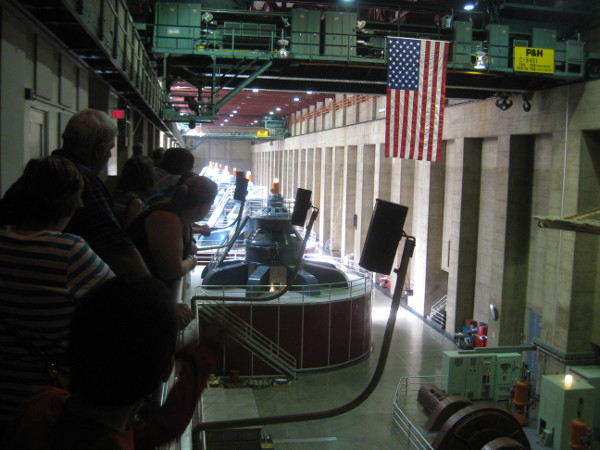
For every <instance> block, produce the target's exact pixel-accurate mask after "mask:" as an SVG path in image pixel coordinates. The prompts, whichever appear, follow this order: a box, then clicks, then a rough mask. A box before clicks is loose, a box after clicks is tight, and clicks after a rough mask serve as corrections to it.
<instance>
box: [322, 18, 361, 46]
mask: <svg viewBox="0 0 600 450" xmlns="http://www.w3.org/2000/svg"><path fill="white" fill-rule="evenodd" d="M356 19H357V14H356V13H355V12H345V11H325V47H324V54H325V55H327V56H346V57H347V56H356Z"/></svg>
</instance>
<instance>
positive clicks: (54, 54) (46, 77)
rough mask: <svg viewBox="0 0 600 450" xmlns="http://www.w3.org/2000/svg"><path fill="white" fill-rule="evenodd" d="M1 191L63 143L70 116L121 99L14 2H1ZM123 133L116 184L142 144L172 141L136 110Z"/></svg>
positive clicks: (113, 170) (113, 166)
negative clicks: (29, 163) (31, 163)
mask: <svg viewBox="0 0 600 450" xmlns="http://www.w3.org/2000/svg"><path fill="white" fill-rule="evenodd" d="M0 31H1V35H2V39H1V41H0V92H1V93H2V94H1V95H0V195H3V194H4V192H5V191H6V189H8V187H9V186H10V185H11V184H12V183H13V182H14V181H15V180H16V179H17V178H18V177H19V176H20V174H21V173H22V171H23V168H24V167H25V164H26V163H27V161H29V160H30V159H31V158H39V157H44V156H47V155H49V154H50V153H51V152H52V151H53V150H55V149H57V148H59V147H60V146H61V144H62V142H61V134H62V130H63V129H64V127H65V125H66V123H67V122H68V120H69V118H70V117H71V116H72V115H73V114H75V113H77V112H78V111H80V110H82V109H85V108H88V107H89V108H95V109H99V110H102V111H106V112H109V111H110V110H111V109H116V108H117V106H118V105H119V98H118V96H117V93H116V92H114V91H113V90H112V89H111V88H110V87H109V86H108V85H107V84H106V83H105V82H104V81H103V80H102V79H100V78H99V77H98V76H97V75H96V74H95V73H94V72H93V71H92V70H90V69H89V68H88V67H87V66H86V65H85V64H83V63H82V62H80V61H79V60H78V59H76V58H74V57H73V56H72V54H71V53H70V51H69V50H68V49H66V48H64V47H63V46H62V45H61V44H60V43H58V42H56V40H55V39H54V38H53V37H52V36H50V35H47V34H46V33H45V32H44V31H43V30H42V29H40V28H38V27H37V26H36V25H35V24H34V23H32V22H30V21H29V20H28V18H27V17H25V16H24V15H23V14H22V13H21V12H20V11H18V10H16V9H15V8H14V7H13V6H11V5H10V4H8V3H5V2H2V3H0ZM116 123H117V126H118V127H119V131H120V135H119V138H118V140H117V147H116V148H115V150H113V158H112V159H111V161H110V162H109V165H108V168H107V171H106V173H105V175H107V176H108V177H107V180H106V181H107V183H108V185H109V186H111V185H112V184H113V183H114V182H115V177H116V176H117V175H118V173H119V169H120V168H121V167H122V166H123V164H124V163H125V161H126V160H127V158H129V157H130V156H131V154H132V151H131V147H132V145H133V144H134V143H135V142H138V141H139V142H142V143H143V144H144V145H145V147H146V151H147V153H148V154H150V151H151V150H152V148H154V147H156V146H159V145H164V144H165V143H166V144H168V145H171V143H172V140H170V139H163V140H162V142H161V135H160V132H159V131H158V130H157V129H156V127H155V126H154V125H153V124H151V123H150V122H149V121H148V120H147V119H146V118H144V117H143V116H142V115H141V114H139V113H138V112H137V111H135V110H134V109H131V108H130V109H128V120H120V121H116Z"/></svg>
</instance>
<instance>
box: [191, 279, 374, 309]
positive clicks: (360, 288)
mask: <svg viewBox="0 0 600 450" xmlns="http://www.w3.org/2000/svg"><path fill="white" fill-rule="evenodd" d="M372 285H373V282H372V281H371V279H370V278H368V277H367V276H366V275H364V274H363V275H362V277H361V278H358V279H354V280H348V281H345V282H340V281H338V282H333V283H321V284H303V285H298V286H297V287H302V288H303V289H302V290H301V291H289V292H287V295H286V296H285V297H284V296H280V297H277V298H275V299H273V300H276V301H277V302H283V301H284V300H286V299H288V300H289V299H290V298H294V299H299V300H301V302H302V303H304V302H305V301H307V300H308V299H309V300H310V302H311V303H314V302H315V298H319V299H324V300H325V299H326V300H327V301H331V300H334V299H335V297H336V294H338V293H340V294H342V293H343V295H340V298H348V291H350V295H349V296H350V297H354V296H358V295H364V294H366V293H367V292H370V288H371V287H372ZM247 288H248V285H245V284H244V285H212V286H210V289H207V287H206V286H198V287H196V293H195V295H194V296H193V297H192V301H200V300H218V301H220V297H226V298H227V299H228V300H232V299H233V300H239V301H240V302H245V303H248V299H247V297H246V289H247ZM276 288H277V287H276V286H271V285H253V286H252V289H253V290H255V291H259V292H260V291H267V292H268V291H270V290H272V289H276ZM238 290H239V292H235V294H239V295H238V296H237V297H236V296H234V295H232V291H238ZM305 291H306V292H316V291H320V292H326V293H327V295H326V296H318V297H316V296H314V295H308V294H306V293H305ZM200 294H203V295H200ZM234 297H235V298H234ZM273 300H271V301H273Z"/></svg>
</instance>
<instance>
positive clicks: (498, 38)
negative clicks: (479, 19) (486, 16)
mask: <svg viewBox="0 0 600 450" xmlns="http://www.w3.org/2000/svg"><path fill="white" fill-rule="evenodd" d="M487 31H488V55H489V57H490V66H491V67H493V68H498V69H500V68H502V69H506V68H508V39H509V27H508V25H498V24H489V25H488V26H487Z"/></svg>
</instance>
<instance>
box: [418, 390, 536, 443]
mask: <svg viewBox="0 0 600 450" xmlns="http://www.w3.org/2000/svg"><path fill="white" fill-rule="evenodd" d="M417 399H418V401H419V403H420V404H421V405H422V406H423V407H424V409H425V412H426V413H427V414H429V419H428V421H427V423H426V424H425V425H424V428H425V430H426V431H438V434H437V436H436V438H435V440H434V441H433V442H432V444H431V446H432V447H433V448H434V449H436V450H455V449H459V448H460V449H461V450H463V449H464V450H479V449H482V448H486V449H499V448H511V449H527V450H528V449H530V448H531V447H530V444H529V440H528V439H527V436H526V435H525V432H524V431H523V429H522V428H521V425H520V424H519V422H517V420H516V419H515V418H514V417H513V416H512V415H511V414H509V413H508V412H506V411H504V410H502V409H500V408H497V407H495V406H490V405H485V404H473V403H472V402H471V401H470V400H468V399H466V398H464V397H461V396H447V395H446V394H444V393H443V392H442V391H440V390H439V389H438V388H437V387H436V386H434V385H431V384H427V385H423V386H421V389H420V390H419V395H418V398H417ZM499 445H502V446H499Z"/></svg>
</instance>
